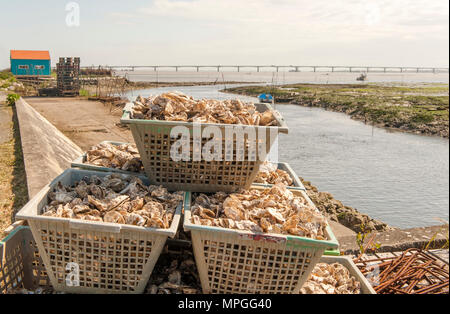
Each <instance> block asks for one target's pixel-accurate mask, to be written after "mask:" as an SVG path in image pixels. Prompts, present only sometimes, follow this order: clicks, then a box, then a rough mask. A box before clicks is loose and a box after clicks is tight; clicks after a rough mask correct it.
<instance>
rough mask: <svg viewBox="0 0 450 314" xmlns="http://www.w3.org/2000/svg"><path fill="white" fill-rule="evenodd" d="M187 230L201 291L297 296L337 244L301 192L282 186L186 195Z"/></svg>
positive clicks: (322, 220)
mask: <svg viewBox="0 0 450 314" xmlns="http://www.w3.org/2000/svg"><path fill="white" fill-rule="evenodd" d="M188 195H191V197H187V198H186V203H185V205H184V210H185V215H184V228H185V230H186V231H190V232H191V238H192V245H193V248H194V255H195V259H196V263H197V269H198V270H199V275H200V280H201V284H202V290H203V293H298V292H299V290H300V288H301V287H302V285H303V284H304V283H305V281H306V280H307V279H308V276H309V274H310V272H311V271H312V270H313V268H314V266H315V264H316V263H317V262H318V261H319V259H320V258H321V257H322V255H323V253H324V251H325V250H326V249H328V248H337V247H338V242H337V240H336V238H335V236H334V235H333V232H332V231H331V229H330V227H329V225H328V222H327V220H326V218H325V217H324V216H323V215H322V214H321V213H320V212H319V211H318V209H317V208H316V207H315V206H314V204H313V203H312V202H311V200H310V199H309V197H308V196H307V194H306V193H305V191H303V190H300V189H290V188H288V187H287V186H286V185H284V184H282V183H278V184H275V185H273V186H272V187H270V188H267V187H256V186H255V187H252V188H251V189H249V190H241V191H239V192H236V193H225V192H217V193H214V194H203V193H190V192H188Z"/></svg>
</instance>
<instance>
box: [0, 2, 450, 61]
mask: <svg viewBox="0 0 450 314" xmlns="http://www.w3.org/2000/svg"><path fill="white" fill-rule="evenodd" d="M77 8H78V9H77ZM77 12H78V13H79V14H77ZM0 29H1V31H2V32H1V33H2V35H1V40H0V69H2V68H7V67H9V51H10V50H11V49H23V50H49V51H50V54H51V57H52V64H53V65H54V64H55V63H56V62H57V59H58V57H62V56H65V57H68V56H79V57H81V63H82V65H84V66H88V65H196V64H199V65H216V64H220V65H227V64H229V65H257V64H260V65H271V64H277V65H356V66H358V65H367V66H425V67H426V66H430V67H448V66H449V3H448V1H447V0H334V1H330V0H314V1H312V0H148V1H144V0H127V1H123V0H122V1H116V0H109V1H107V0H78V1H65V0H39V1H33V0H28V1H25V0H14V1H11V0H0Z"/></svg>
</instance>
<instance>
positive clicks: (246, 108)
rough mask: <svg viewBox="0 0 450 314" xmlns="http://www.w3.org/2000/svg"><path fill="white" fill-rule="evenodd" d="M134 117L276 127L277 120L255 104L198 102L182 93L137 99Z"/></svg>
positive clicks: (235, 100) (201, 100) (223, 101)
mask: <svg viewBox="0 0 450 314" xmlns="http://www.w3.org/2000/svg"><path fill="white" fill-rule="evenodd" d="M131 118H133V119H147V120H165V121H184V122H198V123H225V124H244V125H259V126H275V125H277V120H276V119H275V117H274V114H273V112H272V111H271V110H267V111H265V112H263V113H261V112H258V111H257V110H256V106H255V105H254V104H253V103H250V102H242V101H240V100H239V99H233V100H215V99H199V100H195V99H194V98H192V97H191V96H187V95H185V94H183V93H180V92H169V93H163V94H161V95H159V96H150V97H148V98H143V97H141V96H138V97H137V98H136V100H135V101H134V105H133V107H132V108H131Z"/></svg>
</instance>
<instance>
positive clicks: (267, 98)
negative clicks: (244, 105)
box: [258, 93, 273, 104]
mask: <svg viewBox="0 0 450 314" xmlns="http://www.w3.org/2000/svg"><path fill="white" fill-rule="evenodd" d="M258 99H259V101H260V102H262V103H269V104H271V103H272V101H273V96H272V95H271V94H265V93H263V94H259V95H258Z"/></svg>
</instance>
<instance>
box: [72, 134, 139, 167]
mask: <svg viewBox="0 0 450 314" xmlns="http://www.w3.org/2000/svg"><path fill="white" fill-rule="evenodd" d="M71 167H72V168H80V169H86V170H94V171H111V172H118V173H124V174H130V175H136V173H141V174H144V167H143V165H142V161H141V157H140V156H139V152H138V150H137V148H136V145H135V144H132V143H122V142H113V141H103V142H101V143H99V144H97V145H94V146H92V147H91V148H90V149H89V150H88V151H86V152H85V153H84V154H83V155H81V156H80V157H78V158H77V159H75V160H74V161H73V162H72V163H71Z"/></svg>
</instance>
